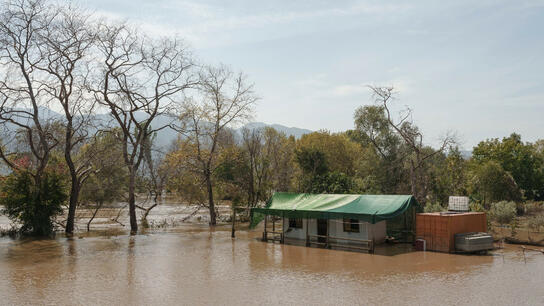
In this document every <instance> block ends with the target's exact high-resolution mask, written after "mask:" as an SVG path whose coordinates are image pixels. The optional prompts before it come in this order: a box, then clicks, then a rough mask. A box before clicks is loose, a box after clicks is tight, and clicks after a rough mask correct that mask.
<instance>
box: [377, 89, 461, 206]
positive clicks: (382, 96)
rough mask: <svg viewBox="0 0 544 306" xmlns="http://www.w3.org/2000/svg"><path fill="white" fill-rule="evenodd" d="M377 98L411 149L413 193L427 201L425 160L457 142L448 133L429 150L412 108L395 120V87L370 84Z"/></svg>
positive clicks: (410, 162) (390, 122)
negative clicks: (414, 120) (424, 142)
mask: <svg viewBox="0 0 544 306" xmlns="http://www.w3.org/2000/svg"><path fill="white" fill-rule="evenodd" d="M369 87H370V89H371V90H372V92H373V94H374V98H375V102H376V103H378V104H380V105H382V106H383V108H384V110H385V113H386V115H387V122H388V124H389V125H390V126H391V127H392V128H393V129H394V130H395V131H396V132H397V133H398V135H399V136H400V137H401V138H402V139H403V140H404V142H405V144H406V145H407V146H408V147H409V148H410V149H411V151H412V157H410V158H409V159H408V160H409V165H410V185H411V191H412V194H413V195H414V196H415V197H416V199H417V200H418V201H420V202H421V203H425V201H426V197H427V180H425V179H424V173H423V172H424V171H423V170H424V169H423V168H424V165H425V162H426V161H427V160H428V159H430V158H432V157H433V156H435V155H436V154H439V153H442V152H444V151H445V150H446V149H447V148H448V147H449V146H451V145H452V144H453V143H455V138H454V137H453V136H452V135H446V136H445V137H443V139H442V140H441V141H440V147H439V148H438V149H436V150H428V148H426V147H425V146H424V145H423V134H421V132H420V131H419V129H418V128H417V126H415V125H414V123H413V120H412V110H411V109H409V108H407V109H406V110H405V111H404V112H403V114H402V115H401V118H400V119H399V121H398V122H395V121H394V119H393V116H392V115H391V111H390V109H389V106H390V102H391V100H392V99H393V97H394V94H395V92H394V88H393V87H373V86H369Z"/></svg>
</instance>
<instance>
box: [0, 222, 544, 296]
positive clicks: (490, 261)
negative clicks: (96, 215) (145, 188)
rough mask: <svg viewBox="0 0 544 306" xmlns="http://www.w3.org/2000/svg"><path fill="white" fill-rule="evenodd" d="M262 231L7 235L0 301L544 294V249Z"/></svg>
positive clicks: (0, 245) (1, 250)
mask: <svg viewBox="0 0 544 306" xmlns="http://www.w3.org/2000/svg"><path fill="white" fill-rule="evenodd" d="M259 236H260V233H259V232H247V231H239V232H237V238H236V239H235V240H233V239H231V238H230V231H229V229H228V227H225V228H222V227H218V228H216V229H215V230H213V231H210V230H206V228H205V227H201V226H185V227H180V228H175V229H169V230H168V231H164V232H153V231H148V232H147V233H146V234H144V235H136V236H130V235H129V234H128V233H120V235H117V236H115V235H110V236H97V235H94V234H89V235H84V236H82V238H64V237H59V238H57V239H54V240H24V241H14V240H9V239H0V275H2V276H3V277H2V278H0V295H1V297H2V304H121V305H124V304H132V305H138V304H172V305H179V304H203V303H205V304H213V303H215V304H316V303H320V304H339V303H340V304H345V303H355V304H360V303H379V304H397V303H398V302H399V301H402V302H406V303H414V304H423V305H425V304H436V301H437V300H436V298H435V297H436V296H440V303H441V304H456V303H476V304H478V301H481V302H483V303H485V304H489V303H498V304H505V303H510V302H511V303H512V304H524V303H526V304H539V303H540V302H543V301H544V292H542V290H541V284H542V282H543V281H544V256H543V255H542V254H538V253H534V254H533V253H528V254H527V264H525V263H524V259H523V257H522V254H521V252H519V250H518V248H516V247H512V248H511V249H506V250H504V251H499V252H497V253H496V255H495V256H463V255H450V254H441V253H431V252H411V248H409V247H406V246H402V245H398V246H394V247H392V249H389V250H387V249H383V250H379V252H377V254H374V255H371V254H364V253H354V252H347V251H338V250H325V249H318V248H306V247H303V246H291V245H279V244H271V243H263V242H260V241H258V239H257V238H258V237H259ZM380 252H383V253H380ZM502 252H503V253H504V256H502V255H501V253H502ZM503 258H504V259H503ZM461 289H462V290H461ZM460 290H461V291H462V294H461V295H460V294H459V292H460Z"/></svg>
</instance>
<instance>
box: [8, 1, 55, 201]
mask: <svg viewBox="0 0 544 306" xmlns="http://www.w3.org/2000/svg"><path fill="white" fill-rule="evenodd" d="M54 18H55V12H54V11H53V10H52V9H51V8H50V7H48V6H46V5H45V4H44V3H43V2H42V1H39V0H37V1H30V0H16V1H7V2H4V3H3V5H2V12H1V13H0V65H1V66H2V69H1V71H0V98H1V99H0V126H1V128H2V133H1V142H0V159H1V160H2V161H3V162H4V163H5V164H6V165H8V167H9V168H10V169H12V170H14V171H25V172H28V173H29V174H30V177H31V179H32V181H33V182H32V184H33V185H34V186H35V187H36V188H38V190H37V191H36V192H34V193H33V194H34V197H35V199H33V202H34V203H36V204H37V205H38V206H39V205H41V203H42V202H43V201H45V200H46V199H44V198H42V195H44V194H46V193H47V192H45V191H42V190H40V188H45V187H44V186H46V185H47V183H43V182H42V180H44V172H45V171H46V167H47V165H48V163H49V160H50V157H51V152H52V150H53V149H54V148H55V147H56V146H57V145H58V141H57V140H56V139H55V138H54V137H53V133H54V130H55V127H54V125H53V124H52V122H53V121H55V118H52V117H51V114H50V113H48V112H47V111H46V110H45V107H46V106H47V101H48V100H49V97H48V93H47V92H46V91H45V90H44V89H45V87H44V73H43V72H42V71H40V70H39V69H37V67H38V66H41V65H43V64H45V63H46V61H47V56H48V54H46V53H44V52H42V49H41V47H42V46H41V45H40V43H41V41H40V40H39V39H36V38H35V37H43V36H44V35H45V31H46V29H48V28H49V27H50V26H51V24H52V22H53V19H54ZM21 156H25V160H26V161H27V162H25V166H24V167H22V166H21V164H20V163H18V162H16V160H20V159H18V158H17V157H21Z"/></svg>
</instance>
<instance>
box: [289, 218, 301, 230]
mask: <svg viewBox="0 0 544 306" xmlns="http://www.w3.org/2000/svg"><path fill="white" fill-rule="evenodd" d="M289 227H290V228H302V218H289Z"/></svg>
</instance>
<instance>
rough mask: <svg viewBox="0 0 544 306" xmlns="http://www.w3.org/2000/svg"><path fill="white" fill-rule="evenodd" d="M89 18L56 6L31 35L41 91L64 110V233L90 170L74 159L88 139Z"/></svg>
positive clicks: (87, 163) (69, 229)
mask: <svg viewBox="0 0 544 306" xmlns="http://www.w3.org/2000/svg"><path fill="white" fill-rule="evenodd" d="M88 18H89V17H88V15H85V14H84V13H82V12H81V11H80V10H78V9H76V8H73V7H70V6H64V7H61V6H59V7H56V8H55V17H54V18H53V19H52V21H51V23H50V24H48V26H47V27H44V29H43V31H41V33H40V35H37V36H34V38H35V39H36V40H37V44H39V46H40V47H39V49H40V52H41V53H42V54H44V60H43V61H41V62H40V63H37V64H35V65H34V67H35V68H36V69H38V70H40V71H42V72H43V73H44V75H45V79H44V81H43V82H42V88H43V90H44V91H45V92H47V94H48V95H49V96H50V97H51V98H52V101H55V102H57V103H58V106H60V108H61V109H62V111H63V115H64V118H63V119H62V123H63V124H62V125H63V129H64V136H63V137H62V139H59V142H60V143H62V144H63V146H64V148H63V151H64V159H65V161H66V164H67V166H68V170H69V174H70V178H71V184H70V196H69V205H68V218H67V220H66V228H65V230H66V233H72V232H73V231H74V219H75V212H76V206H77V204H78V200H79V193H80V190H81V186H82V184H83V182H84V181H85V177H86V176H87V175H88V174H89V172H90V171H91V167H90V161H89V159H80V160H77V159H75V158H74V157H75V155H76V154H77V152H78V150H79V149H80V148H81V145H82V144H83V143H84V141H85V140H86V139H87V138H88V133H89V127H90V126H91V119H92V112H93V107H94V100H93V99H91V98H90V97H89V95H88V94H87V92H86V90H85V88H84V79H85V77H86V75H87V69H86V68H87V63H88V60H87V58H86V57H87V55H88V53H89V52H90V49H91V47H92V43H93V39H94V33H93V32H92V31H91V25H90V24H89V22H88Z"/></svg>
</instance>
